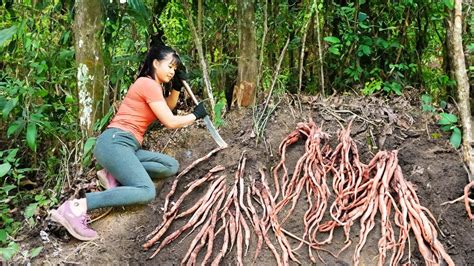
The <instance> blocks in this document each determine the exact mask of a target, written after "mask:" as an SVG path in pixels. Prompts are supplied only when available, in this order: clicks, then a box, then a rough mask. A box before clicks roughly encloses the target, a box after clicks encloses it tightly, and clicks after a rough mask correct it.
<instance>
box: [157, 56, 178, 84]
mask: <svg viewBox="0 0 474 266" xmlns="http://www.w3.org/2000/svg"><path fill="white" fill-rule="evenodd" d="M173 61H174V60H173V54H168V55H167V56H166V57H165V58H163V60H160V61H158V60H154V61H153V66H154V68H155V80H156V81H158V82H160V83H168V82H170V80H171V79H172V78H173V76H174V72H175V71H176V68H177V67H178V66H177V65H176V63H175V62H173Z"/></svg>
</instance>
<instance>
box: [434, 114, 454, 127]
mask: <svg viewBox="0 0 474 266" xmlns="http://www.w3.org/2000/svg"><path fill="white" fill-rule="evenodd" d="M439 115H440V116H441V119H440V120H439V121H438V125H452V124H456V123H457V122H458V117H457V116H455V115H453V114H448V113H440V114H439Z"/></svg>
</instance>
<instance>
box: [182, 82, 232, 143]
mask: <svg viewBox="0 0 474 266" xmlns="http://www.w3.org/2000/svg"><path fill="white" fill-rule="evenodd" d="M182 82H183V85H184V88H186V91H187V92H188V94H189V95H191V98H192V99H193V101H194V103H195V104H198V103H199V102H198V100H197V98H196V96H194V93H193V91H192V90H191V87H190V86H189V84H188V83H187V82H186V81H185V80H182ZM204 123H205V124H206V127H207V130H208V131H209V133H210V134H211V136H212V138H213V139H214V141H215V142H216V143H217V145H219V147H222V148H226V147H227V146H228V145H227V143H226V142H225V141H224V140H223V139H222V137H221V135H219V132H217V130H216V128H215V127H214V125H213V124H212V122H211V119H210V118H209V116H208V115H206V117H204Z"/></svg>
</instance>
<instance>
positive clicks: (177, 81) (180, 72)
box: [171, 64, 189, 92]
mask: <svg viewBox="0 0 474 266" xmlns="http://www.w3.org/2000/svg"><path fill="white" fill-rule="evenodd" d="M188 79H189V75H188V72H187V71H186V67H185V66H184V65H183V64H181V65H180V66H178V68H177V69H176V71H175V73H174V76H173V79H171V88H172V89H173V90H175V91H179V92H182V91H183V86H184V85H183V82H182V81H183V80H185V81H187V80H188Z"/></svg>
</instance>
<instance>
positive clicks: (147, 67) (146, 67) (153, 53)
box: [137, 35, 182, 78]
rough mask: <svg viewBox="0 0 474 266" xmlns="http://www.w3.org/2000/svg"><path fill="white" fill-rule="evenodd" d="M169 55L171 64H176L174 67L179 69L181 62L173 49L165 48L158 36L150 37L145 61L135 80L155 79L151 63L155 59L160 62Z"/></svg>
mask: <svg viewBox="0 0 474 266" xmlns="http://www.w3.org/2000/svg"><path fill="white" fill-rule="evenodd" d="M169 54H172V55H173V60H172V61H171V62H172V63H173V64H176V66H178V68H179V67H180V66H181V65H182V62H181V59H180V58H179V55H178V54H177V53H176V51H175V50H174V49H173V48H171V47H169V46H166V45H165V44H164V43H163V41H162V40H161V38H160V37H159V36H158V35H154V36H152V37H151V43H150V49H149V50H148V53H147V55H146V58H145V61H144V62H143V65H142V67H141V68H140V73H139V74H138V77H137V78H140V77H151V78H155V73H154V72H155V69H154V68H153V61H154V60H155V59H156V60H158V61H161V60H163V59H164V58H165V57H166V56H168V55H169Z"/></svg>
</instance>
